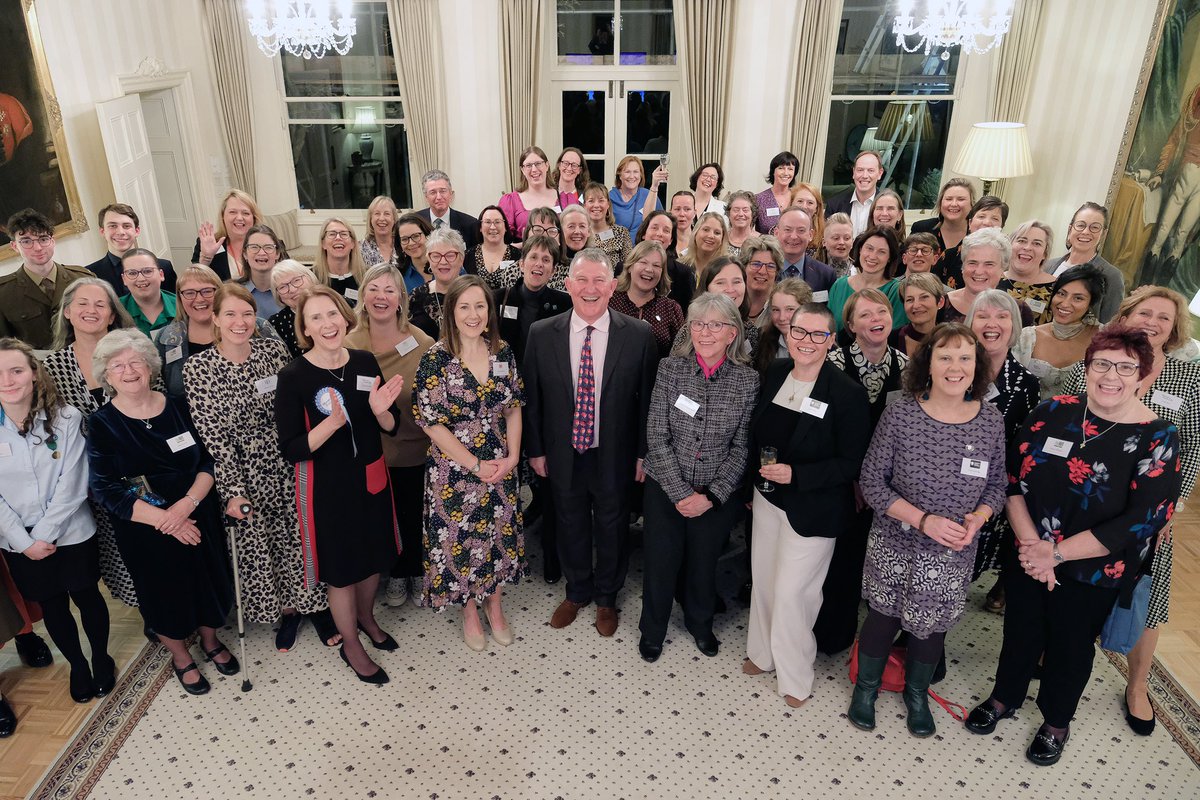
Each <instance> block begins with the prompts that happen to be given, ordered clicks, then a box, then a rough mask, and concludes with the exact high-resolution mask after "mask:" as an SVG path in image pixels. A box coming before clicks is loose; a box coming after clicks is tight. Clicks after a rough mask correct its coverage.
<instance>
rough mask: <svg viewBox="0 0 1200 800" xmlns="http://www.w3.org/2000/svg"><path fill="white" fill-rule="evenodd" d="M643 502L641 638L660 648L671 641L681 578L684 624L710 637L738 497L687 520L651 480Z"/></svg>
mask: <svg viewBox="0 0 1200 800" xmlns="http://www.w3.org/2000/svg"><path fill="white" fill-rule="evenodd" d="M644 503H645V515H646V526H645V534H644V535H643V537H642V551H643V554H644V556H643V558H644V562H643V578H642V621H641V630H642V636H644V637H645V638H646V639H648V640H650V641H651V642H653V643H655V644H661V643H662V640H663V639H664V638H665V637H666V635H667V624H668V623H669V622H670V621H671V605H672V601H673V596H674V594H675V585H676V577H677V576H678V577H680V578H681V579H682V582H683V593H682V594H683V601H682V602H683V621H684V625H685V626H686V627H687V629H688V631H689V632H690V633H691V634H692V635H693V636H709V635H711V634H712V621H713V605H714V604H715V601H716V597H717V561H718V559H720V557H721V553H722V551H723V550H724V549H725V543H726V542H727V541H729V531H730V529H731V528H732V527H733V524H734V522H735V521H736V520H737V512H738V507H737V502H736V497H735V498H731V499H730V501H729V502H728V503H725V504H723V505H720V506H717V507H715V508H710V509H709V510H708V511H706V512H705V513H704V514H702V515H701V516H699V517H694V518H692V519H688V518H685V517H683V516H682V515H681V514H680V513H679V512H678V511H676V510H675V504H674V503H672V502H671V500H670V498H669V497H667V495H666V492H664V491H663V490H662V487H661V486H659V485H658V483H657V482H656V481H654V480H653V479H651V478H646V491H645V500H644ZM681 566H682V567H683V571H682V575H681V574H680V567H681Z"/></svg>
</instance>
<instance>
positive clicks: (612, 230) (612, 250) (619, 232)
mask: <svg viewBox="0 0 1200 800" xmlns="http://www.w3.org/2000/svg"><path fill="white" fill-rule="evenodd" d="M583 207H584V208H585V209H587V213H588V220H589V221H590V222H591V224H592V238H591V242H590V243H589V247H599V248H600V249H601V250H603V251H604V252H605V253H607V254H608V257H609V259H610V260H611V261H612V263H614V264H622V263H624V262H625V259H627V258H628V257H629V251H630V250H632V249H633V241H632V240H631V239H630V238H629V230H627V229H626V228H623V227H622V226H620V225H618V224H617V219H616V217H614V216H613V210H612V201H611V200H609V199H608V187H606V186H605V185H604V184H602V183H589V184H588V185H587V188H585V189H584V190H583Z"/></svg>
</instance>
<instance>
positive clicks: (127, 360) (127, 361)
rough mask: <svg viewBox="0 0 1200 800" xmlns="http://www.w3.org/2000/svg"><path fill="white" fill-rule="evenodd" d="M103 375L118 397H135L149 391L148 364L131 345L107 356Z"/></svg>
mask: <svg viewBox="0 0 1200 800" xmlns="http://www.w3.org/2000/svg"><path fill="white" fill-rule="evenodd" d="M104 377H105V379H106V380H107V381H108V383H109V385H110V386H112V388H113V391H114V392H116V393H117V396H118V397H137V396H140V395H143V394H145V393H146V392H148V391H150V365H149V364H147V363H146V359H144V358H142V356H141V354H140V353H138V352H137V351H136V350H134V349H133V348H132V347H128V348H126V349H124V350H122V351H121V352H119V353H114V354H113V355H112V356H110V357H109V359H108V363H107V364H106V365H105V366H104Z"/></svg>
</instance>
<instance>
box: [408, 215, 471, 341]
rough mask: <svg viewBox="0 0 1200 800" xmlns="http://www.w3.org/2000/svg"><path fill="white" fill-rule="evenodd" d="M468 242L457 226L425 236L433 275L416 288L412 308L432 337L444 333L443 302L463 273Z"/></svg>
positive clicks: (415, 319) (418, 323)
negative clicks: (455, 228) (452, 284)
mask: <svg viewBox="0 0 1200 800" xmlns="http://www.w3.org/2000/svg"><path fill="white" fill-rule="evenodd" d="M466 256H467V243H466V242H465V241H464V240H463V237H462V234H461V233H459V232H458V231H456V230H454V229H453V228H438V229H437V230H435V231H434V232H433V233H431V234H429V236H428V237H427V238H426V240H425V257H426V259H428V264H429V271H430V272H432V273H433V279H432V280H430V281H429V282H428V283H423V284H421V285H420V286H418V287H417V288H416V289H414V290H413V293H412V296H411V297H410V298H409V303H408V312H409V314H410V319H411V321H412V323H413V324H414V325H416V326H417V327H418V328H420V329H421V330H423V331H425V333H426V334H428V335H429V337H430V338H431V339H435V340H436V339H437V338H438V337H439V336H440V335H441V328H442V305H443V303H444V302H445V298H446V292H448V291H449V290H450V284H451V283H453V282H454V279H455V278H457V277H458V276H459V275H461V274H463V263H464V262H465V261H466Z"/></svg>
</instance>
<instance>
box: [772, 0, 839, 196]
mask: <svg viewBox="0 0 1200 800" xmlns="http://www.w3.org/2000/svg"><path fill="white" fill-rule="evenodd" d="M841 22H842V3H841V2H838V0H808V2H806V3H805V4H804V9H803V10H802V11H801V12H800V19H799V25H798V30H797V32H796V55H795V57H794V58H793V59H792V61H791V63H792V65H793V66H792V69H791V72H792V75H793V77H794V80H795V83H794V84H793V88H792V96H793V97H794V98H795V102H794V104H793V106H792V118H791V129H790V130H789V131H788V137H787V139H786V141H788V142H790V143H791V150H792V152H793V153H795V154H796V158H797V159H798V160H799V161H800V169H799V170H797V179H798V180H802V181H809V182H812V183H815V184H816V185H818V186H820V185H821V165H820V164H818V163H817V153H819V152H821V151H822V150H823V144H824V139H825V136H826V129H827V128H828V126H829V91H830V88H831V87H832V86H833V56H834V51H835V50H836V48H837V38H838V26H839V25H840V24H841Z"/></svg>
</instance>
